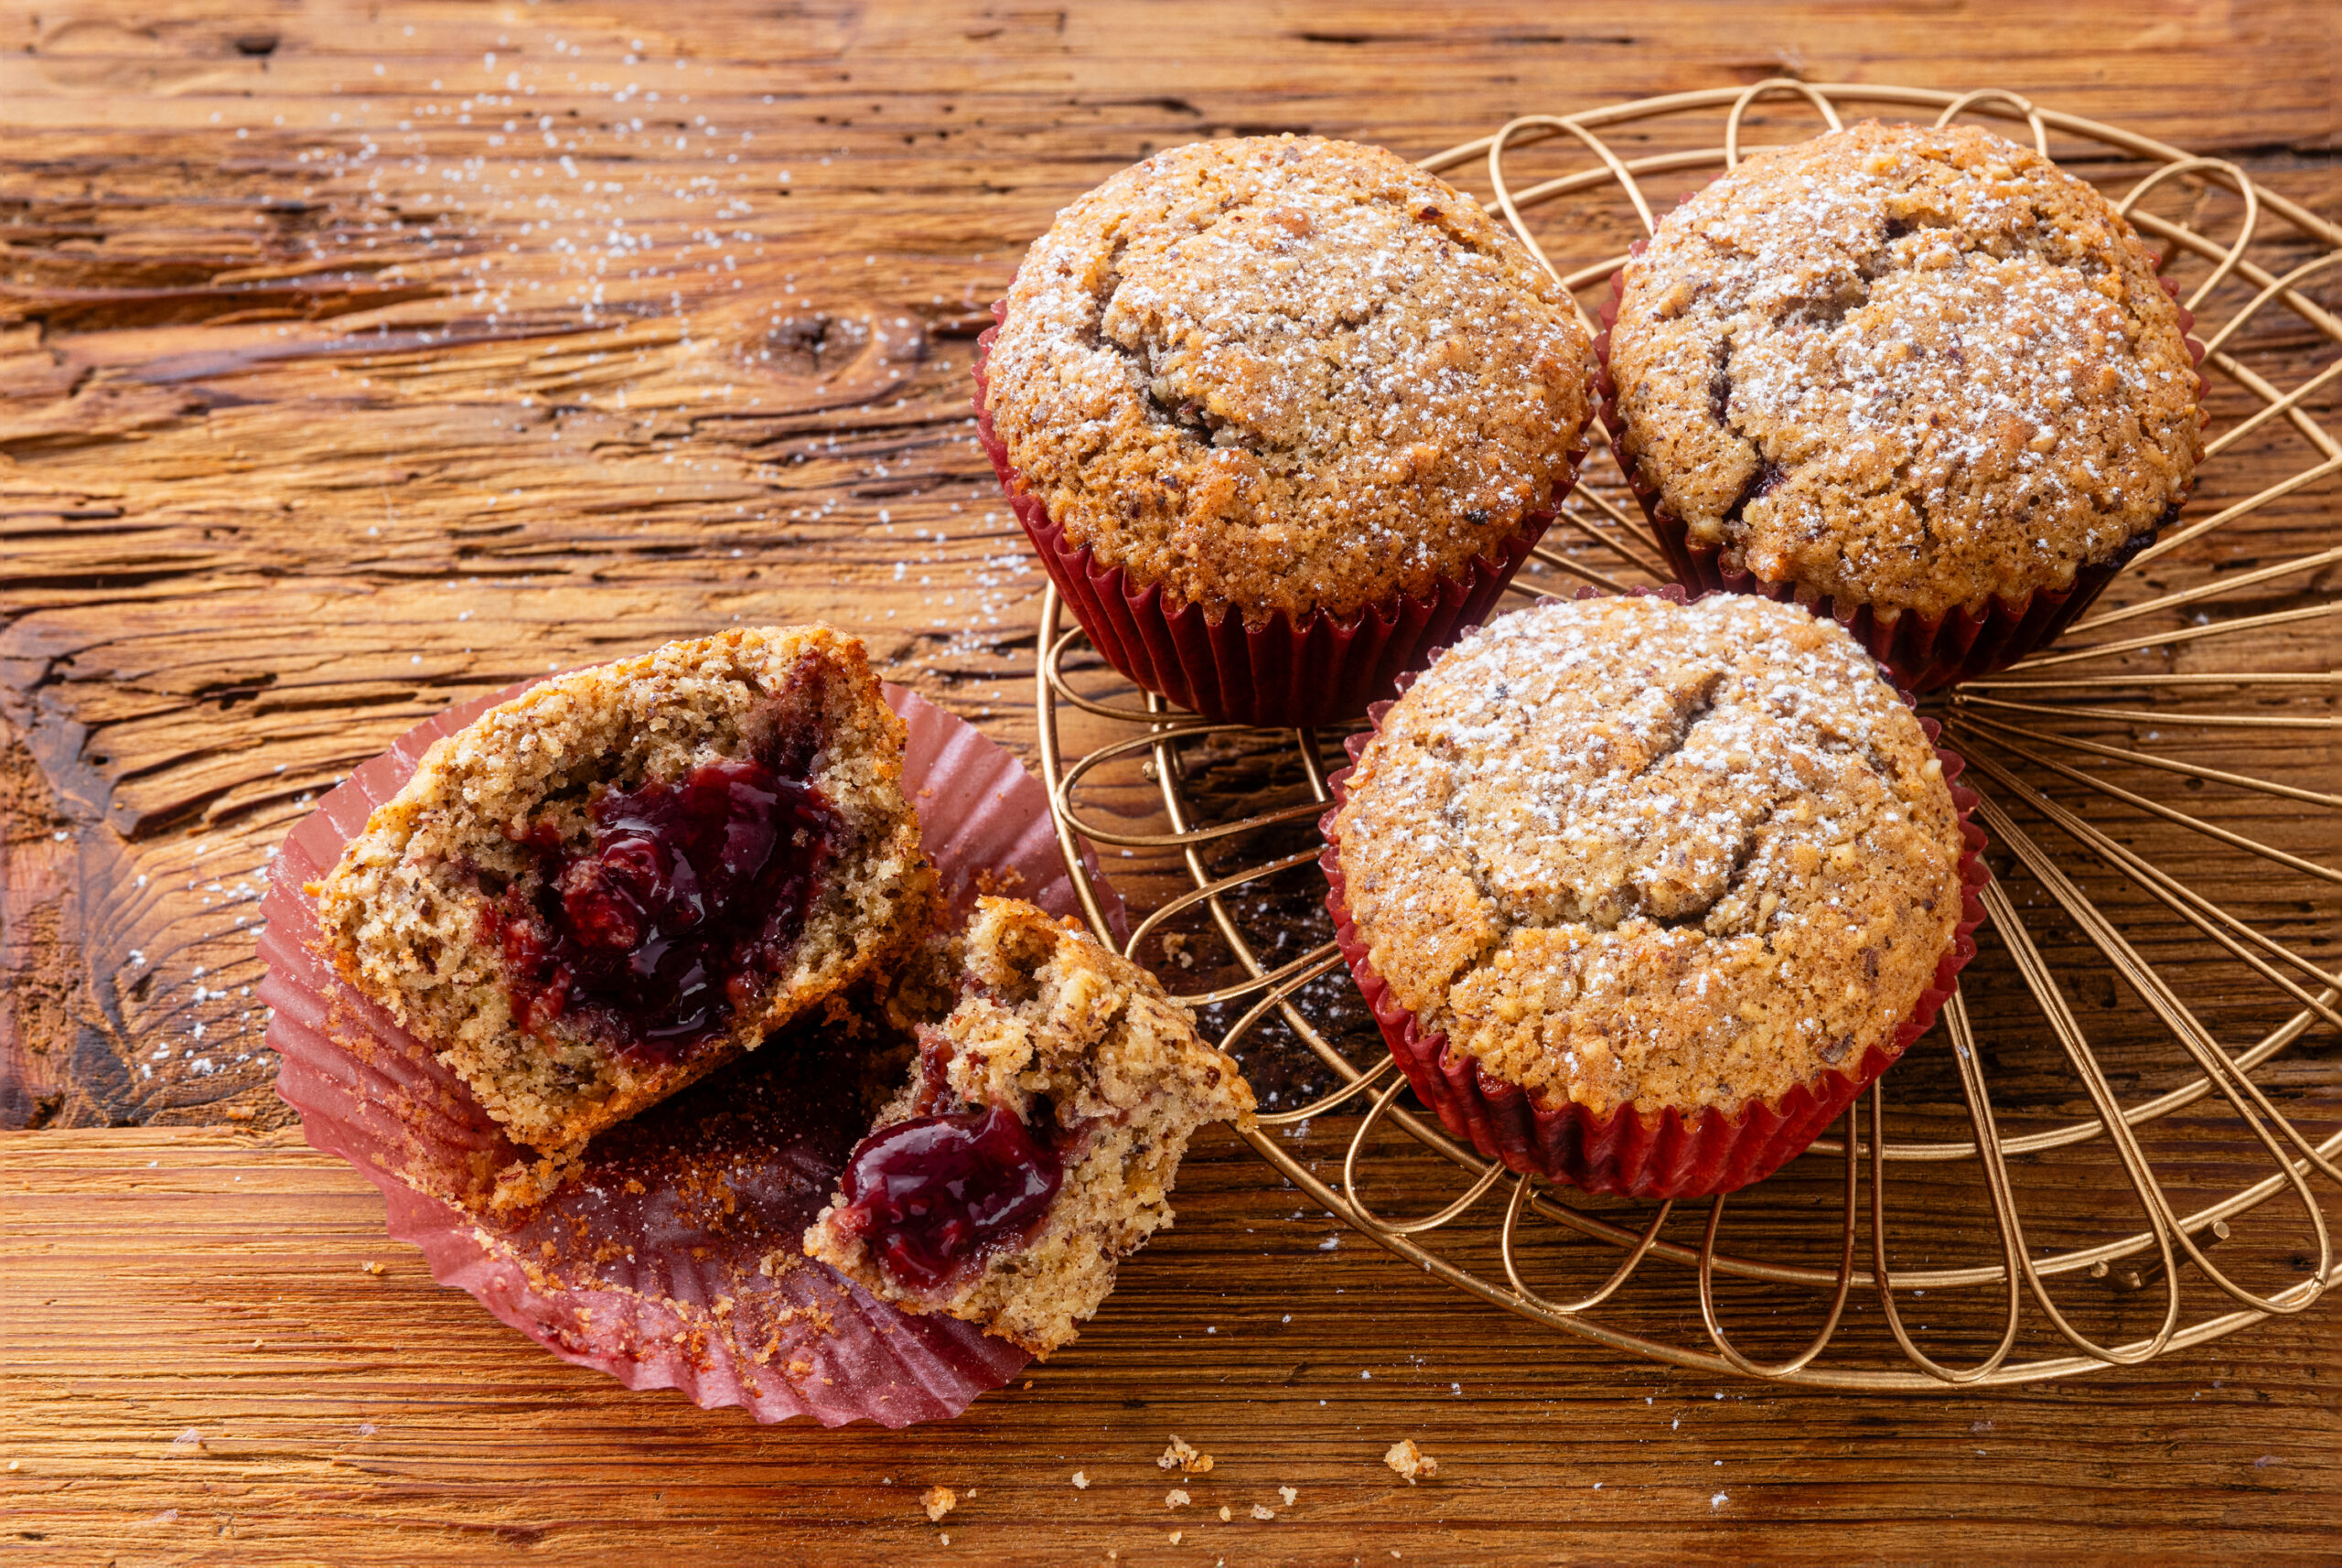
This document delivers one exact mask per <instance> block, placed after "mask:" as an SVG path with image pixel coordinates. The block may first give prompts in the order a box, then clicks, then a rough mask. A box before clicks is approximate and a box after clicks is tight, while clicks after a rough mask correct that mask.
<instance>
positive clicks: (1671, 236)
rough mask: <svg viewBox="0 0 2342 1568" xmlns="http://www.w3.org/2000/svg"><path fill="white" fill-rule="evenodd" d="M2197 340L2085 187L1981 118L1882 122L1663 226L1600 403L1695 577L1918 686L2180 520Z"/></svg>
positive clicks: (1702, 201) (1835, 138) (1834, 139)
mask: <svg viewBox="0 0 2342 1568" xmlns="http://www.w3.org/2000/svg"><path fill="white" fill-rule="evenodd" d="M1605 349H1606V360H1605V368H1606V375H1607V378H1608V380H1607V381H1606V389H1607V390H1608V391H1609V392H1610V393H1611V402H1610V403H1609V404H1608V405H1607V412H1608V413H1609V414H1610V416H1611V419H1612V421H1613V428H1614V432H1615V434H1616V435H1617V450H1618V453H1619V458H1620V461H1621V463H1622V464H1623V465H1625V466H1626V467H1627V470H1628V478H1630V480H1632V481H1633V482H1634V484H1635V485H1636V487H1637V489H1638V491H1639V492H1640V493H1641V494H1642V495H1643V499H1644V501H1645V504H1646V506H1647V507H1648V508H1649V509H1650V510H1651V512H1652V521H1653V522H1654V524H1655V525H1656V526H1657V527H1658V528H1659V531H1660V542H1661V543H1662V544H1663V545H1665V546H1667V547H1668V550H1669V553H1670V555H1671V559H1672V562H1673V564H1674V565H1675V568H1676V570H1677V573H1678V575H1680V576H1681V577H1682V579H1683V581H1684V582H1685V584H1686V585H1689V586H1692V588H1693V589H1694V590H1695V591H1696V590H1697V589H1699V588H1703V587H1715V586H1732V587H1739V588H1754V589H1755V590H1756V591H1759V592H1766V593H1770V594H1773V595H1774V596H1789V595H1791V594H1794V595H1795V596H1799V597H1800V598H1802V599H1804V600H1805V601H1806V602H1807V603H1809V604H1816V603H1820V604H1823V605H1825V606H1826V607H1829V608H1831V609H1832V610H1833V611H1834V613H1836V614H1837V615H1838V616H1839V617H1841V618H1846V619H1849V620H1852V619H1853V618H1855V617H1857V616H1858V615H1864V612H1866V615H1864V619H1863V620H1862V621H1861V622H1860V623H1859V624H1857V625H1856V627H1855V630H1856V632H1857V635H1864V636H1865V638H1866V639H1868V634H1869V633H1870V632H1871V631H1872V630H1873V629H1874V628H1876V629H1878V630H1879V632H1880V633H1881V635H1880V636H1879V637H1878V638H1877V639H1870V640H1871V646H1872V648H1873V650H1874V651H1875V652H1877V653H1879V654H1880V656H1881V657H1883V658H1885V659H1886V660H1888V661H1889V663H1890V664H1891V665H1893V666H1894V668H1895V670H1896V675H1897V677H1898V679H1902V680H1903V681H1904V682H1905V683H1906V684H1907V685H1913V686H1915V687H1919V686H1927V685H1933V684H1939V683H1941V682H1942V681H1944V680H1947V679H1950V678H1952V677H1953V676H1956V675H1960V674H1971V673H1980V672H1982V670H1983V669H1986V668H1993V667H1997V666H1998V665H2001V664H2004V663H2007V662H2009V661H2011V660H2014V659H2016V658H2019V657H2022V656H2023V655H2024V654H2025V653H2026V652H2029V651H2031V650H2032V649H2033V648H2034V647H2037V646H2038V645H2039V644H2040V642H2042V641H2045V640H2047V638H2048V637H2049V636H2052V635H2054V634H2055V632H2056V631H2057V630H2058V629H2062V627H2063V626H2064V625H2065V624H2066V623H2067V622H2068V621H2070V620H2071V619H2072V618H2074V617H2075V616H2076V615H2079V612H2080V610H2081V608H2082V607H2084V606H2085V605H2086V604H2087V603H2088V601H2089V600H2090V598H2091V597H2093V596H2095V595H2096V593H2097V591H2098V589H2099V588H2100V587H2102V586H2103V585H2104V584H2105V582H2106V581H2107V579H2109V578H2110V577H2111V575H2113V573H2114V571H2116V570H2118V569H2119V568H2120V566H2121V564H2122V563H2123V562H2124V561H2125V560H2127V559H2128V557H2129V555H2130V554H2132V553H2135V552H2136V551H2137V550H2138V549H2141V548H2143V546H2144V544H2145V543H2146V542H2148V541H2149V540H2151V539H2152V538H2153V536H2154V532H2155V531H2156V530H2157V529H2159V528H2160V527H2162V526H2163V525H2164V524H2165V522H2166V521H2168V520H2169V519H2171V518H2172V517H2174V516H2175V515H2176V513H2177V511H2178V509H2179V507H2180V505H2181V503H2182V502H2183V501H2184V499H2186V495H2187V492H2188V488H2189V485H2190V482H2191V481H2192V479H2193V477H2194V474H2195V468H2196V463H2197V458H2198V456H2200V453H2201V437H2200V431H2201V426H2202V417H2201V414H2200V412H2199V409H2198V404H2197V399H2198V391H2199V383H2198V381H2197V374H2196V371H2195V366H2194V360H2193V358H2192V357H2191V351H2190V349H2189V346H2188V343H2187V340H2186V315H2185V313H2184V312H2183V310H2182V309H2181V307H2180V306H2178V305H2177V304H2176V303H2175V300H2174V299H2173V297H2172V295H2171V293H2170V291H2169V290H2167V289H2166V288H2165V286H2164V285H2163V284H2162V283H2161V282H2160V281H2159V280H2158V279H2157V277H2156V275H2155V258H2154V253H2153V252H2151V251H2150V250H2149V249H2148V248H2147V246H2146V245H2145V244H2144V243H2143V242H2142V241H2141V240H2140V239H2139V237H2138V235H2137V233H2136V232H2135V231H2133V229H2132V227H2131V225H2130V224H2129V222H2128V221H2126V220H2124V219H2123V218H2122V215H2121V214H2120V213H2118V212H2116V211H2115V209H2114V208H2113V206H2112V205H2111V203H2109V202H2108V201H2107V200H2106V199H2105V198H2104V197H2102V196H2100V194H2099V193H2098V192H2097V191H2096V190H2094V189H2092V188H2090V186H2088V185H2085V184H2084V183H2082V182H2081V181H2080V180H2079V179H2076V178H2074V177H2072V176H2070V175H2068V174H2066V173H2064V172H2063V171H2062V170H2060V169H2058V168H2057V166H2056V165H2055V164H2053V163H2051V162H2050V161H2049V160H2048V159H2047V158H2045V157H2043V156H2040V155H2039V154H2038V153H2036V152H2035V151H2033V150H2032V149H2031V148H2029V147H2021V146H2018V145H2015V144H2014V143H2012V142H2009V141H2006V140H2004V139H2003V138H2001V137H1999V136H1995V135H1993V134H1991V133H1989V132H1985V131H1982V130H1978V129H1975V128H1973V127H1971V126H1965V125H1950V126H1943V127H1939V128H1935V129H1923V128H1920V127H1917V126H1910V125H1884V124H1878V123H1877V122H1875V121H1872V122H1866V123H1864V124H1860V125H1856V126H1854V127H1853V128H1851V129H1849V130H1846V131H1842V132H1836V133H1832V134H1828V135H1824V136H1821V137H1817V138H1816V139H1814V140H1812V141H1810V142H1805V143H1801V144H1799V145H1794V146H1789V147H1781V148H1776V149H1770V150H1767V151H1765V152H1760V153H1756V154H1753V155H1751V156H1749V157H1747V158H1746V160H1744V161H1743V162H1742V163H1741V165H1740V166H1739V167H1738V168H1737V169H1735V170H1733V171H1731V172H1729V173H1727V174H1724V175H1723V176H1721V177H1718V178H1717V179H1716V180H1715V181H1714V182H1713V183H1712V184H1710V185H1708V186H1707V187H1706V188H1703V189H1702V190H1701V191H1699V192H1698V193H1696V194H1695V195H1693V196H1692V197H1691V198H1690V199H1688V200H1686V201H1685V202H1683V204H1682V205H1681V206H1680V207H1678V208H1676V209H1674V211H1672V212H1671V213H1670V214H1668V215H1667V217H1666V218H1665V219H1664V220H1661V222H1660V225H1659V229H1658V231H1657V232H1656V233H1655V234H1653V235H1652V236H1651V238H1650V240H1649V243H1648V244H1647V246H1645V248H1644V249H1643V250H1642V252H1641V253H1640V254H1639V255H1638V256H1636V257H1635V258H1634V259H1632V260H1631V261H1629V262H1628V264H1627V266H1626V269H1625V270H1624V272H1623V273H1622V274H1621V275H1620V279H1619V283H1618V297H1617V319H1616V322H1615V324H1614V325H1613V326H1612V328H1611V329H1610V332H1609V334H1608V338H1607V342H1606V345H1605ZM2036 596H2041V597H2042V598H2044V599H2055V601H2056V602H2055V603H2053V604H2048V605H2047V606H2045V607H2043V608H2042V610H2041V612H2040V613H2037V614H2033V615H2032V617H2031V623H2030V624H2029V625H2025V626H2024V628H2023V631H2022V635H2020V634H2019V625H2020V623H2023V622H2025V620H2026V618H2027V615H2028V612H2030V611H2032V610H2033V609H2034V608H2035V607H2036ZM2057 596H2063V597H2062V598H2057ZM1995 618H1997V620H1998V622H1999V623H2000V624H1999V625H1998V627H1997V628H1993V627H1988V626H1985V625H1984V623H1987V622H1989V621H1993V619H1995ZM1947 621H1950V622H1952V623H1953V624H1952V626H1951V628H1950V630H1938V629H1936V628H1941V627H1942V626H1943V625H1944V623H1946V622H1947ZM1898 623H1907V624H1898ZM1923 628H1927V629H1923ZM1980 628H1982V629H1981V630H1980ZM1898 639H1899V640H1898ZM1939 642H1941V643H1943V644H1944V646H1937V644H1938V643H1939Z"/></svg>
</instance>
